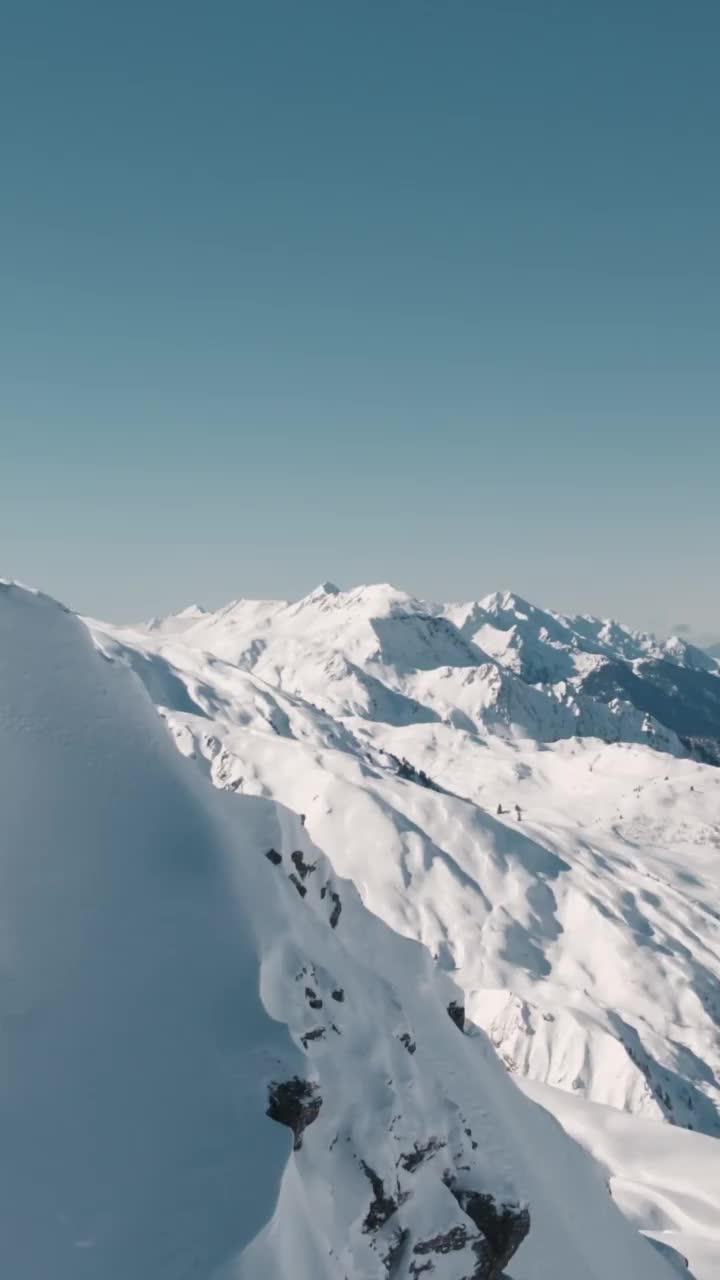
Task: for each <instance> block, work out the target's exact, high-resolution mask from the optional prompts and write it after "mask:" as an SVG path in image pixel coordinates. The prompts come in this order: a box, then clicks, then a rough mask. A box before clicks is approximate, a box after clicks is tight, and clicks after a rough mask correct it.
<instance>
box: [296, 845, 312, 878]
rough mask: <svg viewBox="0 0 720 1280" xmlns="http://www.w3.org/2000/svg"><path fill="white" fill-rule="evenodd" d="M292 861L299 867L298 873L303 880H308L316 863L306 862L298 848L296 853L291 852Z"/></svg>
mask: <svg viewBox="0 0 720 1280" xmlns="http://www.w3.org/2000/svg"><path fill="white" fill-rule="evenodd" d="M290 861H291V862H292V863H293V865H294V866H295V868H296V869H297V873H298V875H299V876H300V879H301V880H307V877H308V876H309V875H311V874H312V872H313V871H314V870H315V863H314V862H305V860H304V859H303V856H302V853H301V852H300V850H299V849H296V850H295V852H294V853H291V854H290Z"/></svg>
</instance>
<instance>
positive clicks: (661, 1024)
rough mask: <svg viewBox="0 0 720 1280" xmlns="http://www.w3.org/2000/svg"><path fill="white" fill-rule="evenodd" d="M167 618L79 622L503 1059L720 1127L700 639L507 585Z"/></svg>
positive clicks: (651, 1116) (717, 776) (713, 699)
mask: <svg viewBox="0 0 720 1280" xmlns="http://www.w3.org/2000/svg"><path fill="white" fill-rule="evenodd" d="M186 623H187V619H186V618H183V617H181V618H180V621H179V623H178V622H177V620H175V619H173V618H169V619H164V620H162V622H161V623H159V624H158V623H155V624H153V626H152V627H151V628H137V627H135V628H108V627H104V626H103V625H102V624H97V623H93V624H91V628H92V630H93V633H94V635H95V640H96V643H97V645H98V646H99V648H100V649H101V650H102V651H103V652H104V653H106V654H108V655H109V656H113V657H116V658H119V659H120V660H122V661H123V662H125V663H127V664H129V665H130V666H132V667H133V669H134V670H135V672H136V673H137V674H138V675H139V676H140V678H141V680H142V681H143V682H144V684H145V686H146V688H147V689H148V691H149V692H150V695H151V697H152V698H153V700H154V701H155V703H156V704H157V706H158V707H159V709H160V710H161V714H162V715H163V716H164V717H165V719H166V721H167V722H168V725H169V728H170V730H171V732H172V734H173V736H174V737H175V740H176V743H177V745H178V747H179V748H180V750H181V752H183V753H184V754H185V755H187V756H190V757H192V758H193V759H194V760H195V763H196V765H197V767H198V769H199V771H200V772H201V773H203V774H206V775H209V776H210V778H211V779H212V781H213V782H214V783H215V784H216V786H218V787H220V788H224V789H225V790H227V791H230V792H232V793H234V795H235V797H236V798H237V799H238V800H239V799H240V797H242V796H248V795H259V796H265V797H269V798H273V799H275V800H277V801H279V802H280V803H281V804H283V805H285V806H287V807H288V808H290V809H292V810H295V811H296V812H298V813H301V814H303V815H304V820H305V829H306V831H307V833H308V835H309V837H310V838H311V839H312V840H313V841H314V843H315V844H316V845H317V846H318V847H320V848H322V849H323V850H324V851H325V852H326V853H327V854H328V855H329V856H330V857H331V859H332V863H333V866H334V868H335V870H336V872H337V873H338V874H340V875H343V876H346V877H348V878H349V879H351V880H353V881H354V883H355V884H356V886H357V888H358V889H359V891H360V894H361V896H362V899H363V901H364V903H365V904H366V906H368V907H369V908H370V909H371V911H372V912H373V913H374V914H376V915H377V916H379V917H380V918H381V919H383V920H385V921H386V922H387V923H388V924H390V925H391V926H392V927H393V928H394V929H396V930H397V931H398V932H399V933H401V934H403V935H405V936H406V937H408V938H412V939H417V940H418V941H420V942H422V943H424V944H425V946H426V947H427V948H428V949H429V951H430V953H431V954H432V955H433V956H434V957H435V961H436V964H437V967H438V968H439V969H441V970H444V971H446V972H448V973H449V974H451V975H452V978H453V980H454V981H455V983H456V984H458V986H459V987H460V988H461V989H462V990H463V992H464V998H465V1003H466V1006H467V1010H468V1013H469V1015H470V1017H471V1018H472V1019H473V1020H474V1021H475V1022H477V1023H478V1024H480V1025H482V1026H483V1027H484V1028H485V1029H486V1030H487V1032H488V1033H489V1035H490V1038H491V1039H492V1041H493V1043H494V1044H495V1046H496V1048H497V1050H498V1053H499V1055H500V1057H501V1058H502V1060H503V1061H504V1063H505V1065H506V1067H507V1068H508V1069H509V1071H510V1072H511V1073H513V1072H515V1073H519V1074H520V1075H522V1076H526V1077H527V1078H529V1079H530V1080H533V1081H537V1082H538V1083H540V1084H545V1085H550V1086H553V1087H554V1089H555V1090H558V1089H559V1090H564V1091H567V1093H568V1094H569V1095H571V1096H572V1097H574V1098H577V1099H581V1100H582V1099H588V1100H590V1101H592V1102H594V1103H599V1104H603V1105H606V1106H611V1107H615V1108H619V1109H621V1110H623V1111H626V1112H628V1113H630V1115H631V1116H637V1117H641V1118H642V1119H643V1120H656V1121H658V1122H662V1121H664V1122H667V1123H669V1124H670V1125H672V1126H677V1127H681V1128H683V1129H687V1130H691V1129H692V1130H696V1131H697V1130H699V1131H700V1132H701V1133H704V1134H706V1135H709V1136H714V1135H717V1134H718V1133H719V1132H720V1120H719V1107H720V1033H719V1030H718V1029H719V1027H720V894H719V893H718V885H719V882H720V770H719V769H717V768H714V767H711V766H709V765H708V764H705V763H703V761H704V760H706V759H714V758H716V756H717V753H716V748H717V742H718V737H719V735H720V718H719V710H718V709H719V708H720V675H719V674H718V673H719V671H720V668H719V667H718V664H717V663H716V662H713V661H712V660H711V659H710V658H709V657H708V656H707V655H706V654H704V653H702V652H701V651H700V650H696V649H693V647H692V646H690V645H687V644H686V643H685V642H683V641H680V640H677V639H675V640H671V641H668V642H665V643H660V642H658V641H657V640H655V639H654V638H653V637H650V636H644V635H639V634H637V633H635V632H632V631H630V630H628V629H627V628H625V627H622V626H621V625H619V624H617V623H611V622H602V621H600V620H597V619H593V618H588V617H578V618H563V617H561V616H560V615H556V614H553V613H550V612H548V611H543V610H539V609H536V608H535V607H534V606H532V605H530V604H528V603H527V602H525V601H522V600H520V599H519V598H518V597H515V596H511V595H510V594H508V593H505V594H496V595H494V596H490V597H487V598H486V599H485V600H483V601H481V602H479V603H476V604H470V605H457V606H438V605H428V604H426V603H424V602H422V601H418V600H415V599H413V598H412V597H410V596H408V595H407V594H405V593H403V592H401V591H397V590H396V589H394V588H392V587H389V586H383V585H380V586H373V587H362V588H357V589H356V590H353V591H349V592H341V591H339V590H338V589H337V587H334V586H333V585H332V584H324V585H323V586H322V587H320V588H318V589H317V590H316V591H315V592H313V593H312V594H311V595H310V596H308V597H306V598H305V599H303V600H301V601H299V602H296V603H291V604H287V603H283V602H258V601H238V602H235V603H233V604H231V605H229V606H227V607H226V608H225V609H221V610H219V611H218V612H217V613H214V614H208V613H204V614H202V616H199V617H197V618H196V619H195V620H194V621H192V622H191V623H190V625H189V626H188V625H186ZM717 758H720V756H717ZM516 806H519V816H518V811H517V809H516ZM499 810H501V812H499ZM550 1096H553V1091H552V1090H551V1094H550ZM556 1111H557V1113H558V1115H560V1109H559V1108H556ZM630 1123H632V1121H630ZM701 1190H702V1194H709V1193H708V1192H707V1189H706V1188H702V1189H701ZM714 1196H715V1199H714V1204H715V1206H716V1211H717V1213H718V1215H719V1216H720V1191H716V1192H715V1193H714ZM641 1225H642V1224H641ZM716 1267H717V1271H716V1274H720V1251H719V1253H718V1257H717V1258H716ZM699 1274H700V1273H699ZM703 1280H705V1278H704V1276H703Z"/></svg>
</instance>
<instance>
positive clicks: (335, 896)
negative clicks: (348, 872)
mask: <svg viewBox="0 0 720 1280" xmlns="http://www.w3.org/2000/svg"><path fill="white" fill-rule="evenodd" d="M330 897H331V898H332V902H333V909H332V911H331V912H330V928H331V929H337V924H338V920H339V919H340V912H341V911H342V903H341V901H340V894H339V893H335V891H334V889H331V890H330Z"/></svg>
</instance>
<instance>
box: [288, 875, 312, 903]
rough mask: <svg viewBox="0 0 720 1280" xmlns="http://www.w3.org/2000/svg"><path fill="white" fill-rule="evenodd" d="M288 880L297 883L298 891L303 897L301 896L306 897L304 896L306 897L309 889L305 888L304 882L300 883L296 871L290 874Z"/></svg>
mask: <svg viewBox="0 0 720 1280" xmlns="http://www.w3.org/2000/svg"><path fill="white" fill-rule="evenodd" d="M288 880H289V881H290V882H291V884H294V885H295V888H296V889H297V891H298V893H299V894H300V897H301V898H304V897H305V894H306V893H307V889H306V888H305V885H304V884H301V883H300V881H299V880H298V878H297V876H296V875H295V872H294V871H293V872H292V873H291V874H290V875H289V876H288Z"/></svg>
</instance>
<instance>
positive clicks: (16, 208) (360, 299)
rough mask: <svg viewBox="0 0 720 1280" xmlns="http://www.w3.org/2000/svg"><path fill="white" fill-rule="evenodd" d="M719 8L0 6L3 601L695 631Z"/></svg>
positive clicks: (217, 3)
mask: <svg viewBox="0 0 720 1280" xmlns="http://www.w3.org/2000/svg"><path fill="white" fill-rule="evenodd" d="M719 59H720V4H718V3H717V0H674V2H672V3H671V2H669V0H602V2H599V0H251V2H245V0H207V2H206V3H204V4H201V3H199V0H195V3H192V4H189V3H187V2H186V0H142V3H141V2H140V0H124V2H123V3H120V4H109V3H102V0H62V3H60V2H59V0H5V3H4V4H3V6H2V25H1V28H0V120H1V122H2V123H1V124H0V133H1V139H0V166H1V167H0V175H1V180H2V189H1V194H0V255H1V258H2V262H1V268H2V279H1V283H0V360H1V362H2V368H1V369H0V433H1V449H0V539H1V546H2V572H3V573H4V574H5V575H8V576H13V577H18V578H20V579H21V580H24V581H29V582H31V583H33V584H35V585H38V586H41V587H42V588H44V589H45V590H48V591H50V592H52V593H54V594H56V595H59V596H60V597H61V598H63V599H64V600H66V602H67V603H69V604H70V605H71V606H73V607H74V608H77V609H80V610H83V611H87V612H92V613H95V614H96V615H100V616H103V615H104V616H107V617H112V618H121V617H133V618H134V617H141V616H144V615H148V614H152V613H158V612H161V611H166V610H168V609H171V608H175V607H180V606H182V605H184V604H186V603H188V602H189V601H190V600H195V599H199V600H200V601H201V602H202V603H205V604H208V605H217V604H220V603H221V602H224V601H225V600H227V599H229V598H232V597H236V596H240V595H258V594H259V595H263V596H271V595H272V596H274V595H280V596H288V595H289V596H295V595H300V594H304V593H305V592H306V591H308V590H310V589H311V588H312V587H313V586H314V585H315V584H316V582H317V581H319V580H321V579H325V578H331V579H333V580H335V581H337V582H339V583H340V584H342V585H346V586H349V585H353V584H356V583H358V582H362V581H372V580H390V581H393V582H395V583H396V584H398V585H400V586H404V587H406V588H407V589H409V590H411V591H414V592H416V593H418V594H421V595H425V596H429V597H431V598H438V597H445V598H466V597H471V596H477V595H480V594H484V593H485V592H487V591H489V590H493V589H495V588H499V587H503V588H504V587H511V588H513V589H514V590H516V591H518V592H520V593H521V594H523V595H525V596H528V597H530V598H531V599H534V600H536V601H537V602H538V603H543V604H546V605H550V606H552V607H555V608H559V609H567V610H584V611H585V610H587V611H593V612H598V613H602V614H613V615H616V616H620V617H621V618H623V619H624V620H626V621H628V622H630V623H633V624H636V625H641V626H651V627H657V628H660V629H664V628H669V627H672V626H673V625H674V624H676V623H678V622H680V623H686V624H689V625H690V626H691V627H692V628H693V629H694V630H695V631H697V632H698V633H703V634H716V635H720V592H719V590H718V568H717V561H718V549H719V545H720V538H719V533H720V514H719V512H720V502H719V501H718V488H719V486H720V430H719V427H718V404H719V392H720V359H719V356H720V343H719V341H718V339H719V334H720V155H719V152H720V145H719V138H720V74H719V73H718V65H719Z"/></svg>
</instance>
